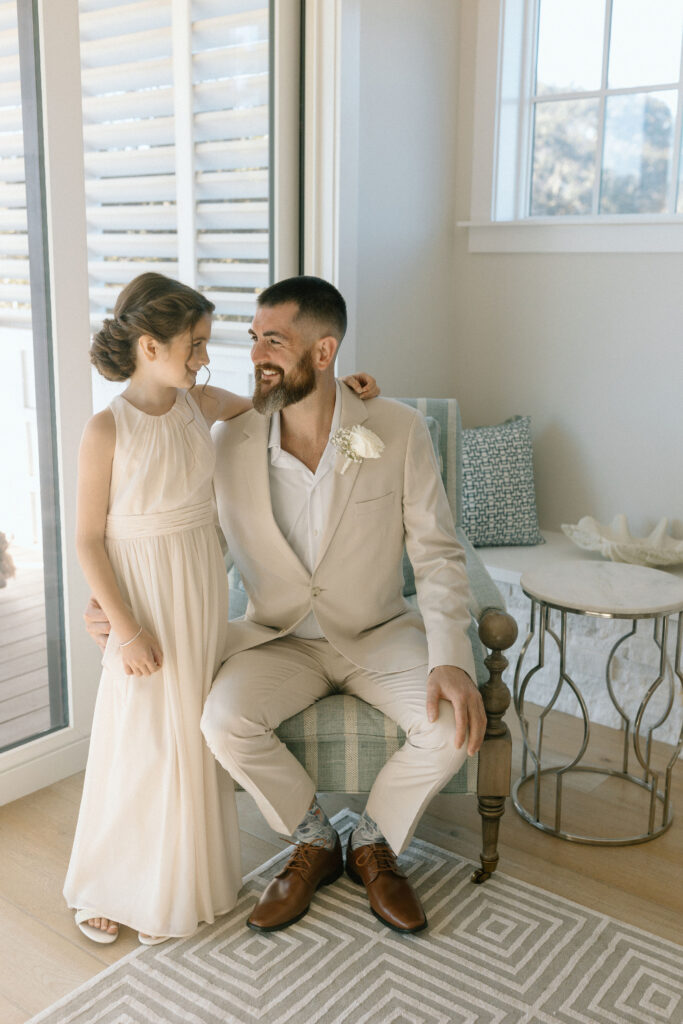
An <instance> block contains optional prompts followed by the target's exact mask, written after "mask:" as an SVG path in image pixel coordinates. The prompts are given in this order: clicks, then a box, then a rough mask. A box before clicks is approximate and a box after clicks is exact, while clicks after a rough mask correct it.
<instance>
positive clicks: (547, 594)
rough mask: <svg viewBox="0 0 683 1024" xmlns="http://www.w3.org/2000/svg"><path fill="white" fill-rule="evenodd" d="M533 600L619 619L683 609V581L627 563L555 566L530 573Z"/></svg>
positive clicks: (524, 581)
mask: <svg viewBox="0 0 683 1024" xmlns="http://www.w3.org/2000/svg"><path fill="white" fill-rule="evenodd" d="M520 583H521V587H522V590H523V591H524V593H525V594H526V595H527V596H528V597H535V598H537V599H538V600H539V601H542V602H543V603H544V604H547V605H551V606H552V607H554V608H565V609H567V610H568V611H579V612H587V613H588V614H592V615H605V616H613V617H615V618H637V617H639V616H648V615H652V616H654V615H662V614H665V613H667V612H676V611H681V610H683V580H681V579H679V578H678V577H677V576H672V575H671V574H670V573H667V572H663V571H662V570H661V569H648V568H645V567H644V566H642V565H626V564H624V563H621V562H576V561H571V562H570V561H567V562H555V563H553V564H551V565H548V566H545V567H544V568H542V569H535V570H533V571H531V572H525V573H524V574H523V575H522V578H521V580H520Z"/></svg>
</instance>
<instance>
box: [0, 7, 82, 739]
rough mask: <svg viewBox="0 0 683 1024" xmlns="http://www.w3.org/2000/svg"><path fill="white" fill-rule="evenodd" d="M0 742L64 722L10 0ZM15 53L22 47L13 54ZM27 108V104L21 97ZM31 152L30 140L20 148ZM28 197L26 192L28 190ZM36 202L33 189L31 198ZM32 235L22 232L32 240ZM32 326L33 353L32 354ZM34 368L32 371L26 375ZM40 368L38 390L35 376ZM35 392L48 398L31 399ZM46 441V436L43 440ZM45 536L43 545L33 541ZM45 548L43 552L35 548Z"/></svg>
mask: <svg viewBox="0 0 683 1024" xmlns="http://www.w3.org/2000/svg"><path fill="white" fill-rule="evenodd" d="M0 29H1V30H2V34H3V49H2V55H0V80H1V81H2V83H3V88H2V92H1V93H0V124H1V125H2V130H1V133H0V142H1V144H2V151H1V152H2V156H1V158H0V392H1V394H0V432H1V435H2V441H3V456H2V473H1V474H0V480H1V484H0V750H2V749H5V748H7V747H12V746H16V745H17V744H19V743H22V742H23V741H24V740H26V739H28V738H30V737H33V736H36V735H38V734H40V733H44V732H47V731H48V730H50V729H53V728H58V727H60V726H63V725H65V724H66V712H65V705H64V701H63V693H64V688H63V677H62V672H63V662H62V659H61V645H62V641H63V637H62V635H61V622H60V620H61V605H60V601H61V598H60V592H59V581H58V579H57V578H56V572H57V567H58V558H59V553H58V552H56V551H55V550H54V547H55V545H54V542H53V540H51V539H50V538H54V536H55V528H56V527H57V518H56V517H57V514H58V513H57V508H56V495H55V494H54V493H53V492H52V489H51V487H50V485H49V483H48V481H49V480H50V479H51V470H52V468H53V467H52V465H51V450H50V445H49V444H46V431H47V432H48V433H49V430H50V410H49V409H47V408H45V406H47V405H49V394H50V382H49V380H46V379H45V375H46V374H48V372H49V371H48V369H47V366H46V364H47V363H48V362H49V360H48V359H47V358H46V353H45V349H44V341H45V339H44V332H43V336H42V337H41V336H40V335H41V325H40V319H41V318H40V315H39V314H38V313H37V311H36V309H33V308H32V303H31V285H30V274H29V259H28V257H29V231H28V221H27V184H26V181H27V178H30V175H31V174H32V173H33V172H34V171H35V166H33V167H32V166H31V165H29V164H28V159H27V161H26V164H25V162H24V130H23V123H22V96H21V84H20V80H19V60H18V58H19V34H18V22H17V5H16V2H15V0H11V2H9V3H5V2H3V3H0ZM22 59H23V55H22ZM27 108H28V109H31V103H30V102H29V103H28V104H27ZM26 148H27V150H28V151H31V150H33V151H35V146H33V147H30V146H28V144H27V146H26ZM32 198H33V201H34V203H35V200H36V197H35V196H32ZM38 201H39V197H38ZM33 237H34V236H33V235H32V239H33ZM34 331H35V332H36V336H37V337H38V346H39V347H38V349H37V351H38V353H39V358H37V359H35V360H34V346H35V344H36V341H35V339H34ZM36 371H38V376H37V375H36ZM40 375H43V377H42V381H41V384H42V386H41V387H40V388H38V387H37V382H38V380H39V376H40ZM36 392H38V394H39V395H42V396H48V397H47V398H46V399H45V400H43V401H42V402H41V403H40V404H38V403H37V402H36ZM47 440H49V438H47ZM44 540H45V541H46V544H45V549H44V546H43V542H44ZM44 553H45V559H44V558H43V554H44Z"/></svg>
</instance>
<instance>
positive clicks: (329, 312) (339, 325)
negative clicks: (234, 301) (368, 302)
mask: <svg viewBox="0 0 683 1024" xmlns="http://www.w3.org/2000/svg"><path fill="white" fill-rule="evenodd" d="M284 302H296V304H297V306H298V307H299V312H298V313H297V316H296V318H295V319H297V320H298V319H299V318H300V317H306V318H309V319H311V320H314V321H315V322H316V324H317V325H318V326H319V327H320V328H321V329H322V330H323V332H324V334H326V335H327V334H329V335H331V336H332V337H333V338H336V339H337V341H339V342H341V340H342V338H343V337H344V335H345V334H346V303H345V302H344V298H343V296H342V295H341V293H340V292H339V291H338V290H337V289H336V288H335V287H334V285H333V284H330V283H329V281H323V279H322V278H321V277H311V276H309V275H303V274H302V275H301V277H287V278H285V280H284V281H276V282H275V284H271V285H270V287H269V288H266V289H265V291H262V292H261V294H260V295H259V296H258V298H257V303H258V305H259V306H281V305H282V304H283V303H284Z"/></svg>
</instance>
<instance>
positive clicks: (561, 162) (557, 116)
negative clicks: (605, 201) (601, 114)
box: [530, 100, 598, 217]
mask: <svg viewBox="0 0 683 1024" xmlns="http://www.w3.org/2000/svg"><path fill="white" fill-rule="evenodd" d="M597 127H598V101H597V100H557V101H556V102H550V103H537V104H536V111H535V124H534V150H533V177H532V184H531V211H530V212H531V216H532V217H533V216H536V217H538V216H554V215H558V214H586V213H590V212H591V209H592V202H593V188H594V184H595V158H596V150H597Z"/></svg>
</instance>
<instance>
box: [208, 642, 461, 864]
mask: <svg viewBox="0 0 683 1024" xmlns="http://www.w3.org/2000/svg"><path fill="white" fill-rule="evenodd" d="M426 679H427V666H426V665H419V666H417V667H416V668H411V669H408V670H406V671H403V672H393V673H388V674H381V673H377V672H372V671H369V670H365V669H360V668H358V667H357V666H356V665H354V664H352V662H350V661H349V660H348V659H347V658H345V657H343V655H341V654H339V652H338V651H336V650H335V648H334V647H332V645H331V644H330V643H328V641H327V640H324V639H323V640H302V639H299V638H298V637H293V636H286V637H282V638H279V639H276V640H272V641H271V642H269V643H266V644H262V645H260V646H259V647H255V648H251V649H250V650H246V651H242V652H241V653H239V654H235V655H233V656H232V657H231V658H229V659H228V661H226V662H225V663H224V664H223V665H222V667H221V669H220V670H219V672H218V675H217V676H216V679H215V681H214V684H213V687H212V689H211V692H210V694H209V696H208V699H207V701H206V705H205V707H204V714H203V717H202V732H203V733H204V736H205V737H206V741H207V743H208V745H209V747H210V748H211V750H212V751H213V753H214V756H215V757H216V758H217V760H218V761H219V762H220V763H221V764H222V765H223V767H224V768H225V769H226V770H227V771H229V772H230V774H231V775H232V776H233V778H234V779H236V781H237V782H239V784H240V785H241V786H242V787H243V788H244V789H245V790H246V791H247V792H248V793H250V794H251V795H252V796H253V797H254V799H255V801H256V803H257V805H258V807H259V808H260V810H261V812H262V814H263V816H264V817H265V819H266V821H267V822H268V824H269V825H270V826H271V828H273V829H274V830H275V831H276V832H280V833H282V834H284V835H291V834H292V833H293V832H294V830H295V829H296V827H297V826H298V825H299V824H300V822H301V821H302V819H303V817H304V815H305V813H306V811H307V809H308V807H309V806H310V804H311V801H312V799H313V796H314V795H315V787H314V784H313V781H312V780H311V778H310V776H309V775H308V774H307V772H306V771H305V769H304V768H303V767H302V765H301V764H299V762H298V761H297V760H296V758H295V757H294V756H293V755H292V754H291V753H290V752H289V751H288V750H287V748H286V747H285V746H284V744H283V743H281V741H280V740H279V739H278V737H277V736H276V735H275V733H274V730H275V729H276V728H277V727H278V725H280V723H281V722H283V721H284V720H285V719H287V718H290V717H291V716H292V715H295V714H297V713H298V712H300V711H303V710H304V709H305V708H307V707H310V705H311V704H313V703H314V702H315V701H316V700H320V699H322V698H323V697H327V696H330V695H331V694H333V693H345V694H352V695H353V696H355V697H360V698H361V700H364V701H366V702H367V703H368V704H371V705H372V706H373V707H376V708H378V709H379V710H380V711H382V712H383V713H384V714H386V715H387V716H388V717H389V718H391V719H392V720H393V721H395V722H397V723H398V724H399V725H400V726H401V728H402V729H403V730H404V731H405V733H406V735H407V739H406V742H405V743H404V745H403V746H402V747H401V748H400V749H399V750H398V751H397V752H396V753H395V754H394V755H393V756H392V757H391V758H390V759H389V760H388V761H387V763H386V764H385V765H384V767H383V768H382V769H381V771H380V772H379V774H378V776H377V778H376V780H375V783H374V785H373V787H372V790H371V792H370V795H369V797H368V804H367V812H368V814H369V815H370V817H371V818H373V819H374V821H375V822H376V823H377V825H378V826H379V828H380V830H381V832H382V834H383V835H384V836H385V837H386V839H387V842H388V843H389V845H390V846H391V847H392V849H393V850H394V851H395V852H396V853H400V852H401V851H402V850H403V849H404V848H405V847H406V846H407V844H408V843H409V842H410V839H411V836H412V834H413V831H414V829H415V827H416V825H417V823H418V821H419V819H420V816H421V814H422V812H423V811H424V809H425V807H426V805H427V803H428V802H429V800H430V799H431V798H432V796H434V794H436V793H437V792H438V791H439V789H441V787H442V786H443V785H445V783H446V782H447V781H448V779H450V778H451V776H452V775H454V774H455V773H456V772H457V771H458V770H459V769H460V767H461V766H462V764H463V762H464V760H465V757H466V756H467V740H465V743H464V744H463V746H462V747H460V748H459V749H456V747H455V743H454V737H455V719H454V714H453V708H452V706H451V705H450V704H449V703H448V702H446V701H441V702H440V710H439V717H438V719H437V720H436V722H429V721H428V720H427V712H426V707H425V699H426Z"/></svg>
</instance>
